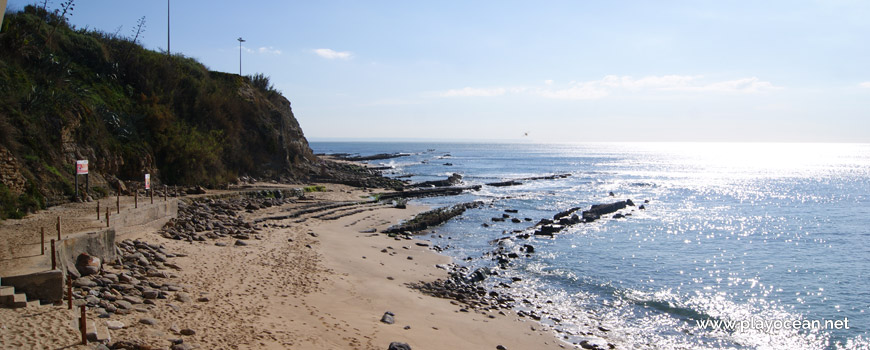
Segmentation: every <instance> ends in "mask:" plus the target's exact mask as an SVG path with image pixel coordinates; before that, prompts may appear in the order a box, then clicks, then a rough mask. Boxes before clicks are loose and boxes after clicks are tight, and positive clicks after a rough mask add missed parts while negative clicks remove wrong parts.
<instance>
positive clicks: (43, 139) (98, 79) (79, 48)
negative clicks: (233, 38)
mask: <svg viewBox="0 0 870 350" xmlns="http://www.w3.org/2000/svg"><path fill="white" fill-rule="evenodd" d="M66 15H67V14H66V13H64V12H61V11H55V12H51V11H47V10H46V9H44V8H40V7H38V6H27V7H26V8H25V9H24V10H23V11H22V12H19V13H14V14H9V15H7V17H6V18H5V20H4V21H3V24H2V25H3V28H2V31H0V157H2V158H4V159H3V162H4V163H7V165H9V164H14V166H11V167H5V168H3V169H6V170H3V171H2V174H0V176H2V178H0V180H2V181H0V183H2V184H3V185H2V187H0V196H2V197H3V208H4V210H3V211H4V213H6V214H3V216H4V217H6V216H12V217H14V216H16V214H14V213H15V212H16V211H15V210H17V212H18V213H19V214H20V213H21V211H22V210H23V211H24V212H26V211H27V210H33V209H38V208H40V207H44V206H45V205H47V204H48V205H51V204H55V203H61V202H65V201H67V200H70V199H71V196H72V194H73V193H74V187H73V183H74V181H73V180H74V178H73V176H74V175H73V171H74V162H75V160H76V159H88V160H89V167H90V170H91V178H90V181H91V186H92V187H96V188H103V191H104V190H105V187H110V186H111V187H110V188H114V186H113V183H114V181H115V179H116V178H117V179H121V180H136V181H141V179H142V176H143V174H144V173H151V174H152V178H154V179H155V180H157V181H158V182H162V183H167V184H181V185H193V184H203V185H211V186H217V185H221V184H225V183H227V182H230V181H233V180H235V179H237V178H238V177H239V176H242V175H250V176H255V177H270V178H284V179H292V178H301V177H304V176H305V175H306V174H308V173H309V172H311V171H312V169H313V165H312V162H313V161H314V160H315V158H314V156H313V154H312V153H311V150H310V149H309V147H308V142H307V141H306V140H305V137H304V135H303V133H302V130H301V128H300V127H299V125H298V123H297V121H296V119H295V117H294V116H293V114H292V111H291V109H290V102H289V101H287V99H285V98H284V97H283V96H281V94H280V93H278V92H277V91H276V90H275V89H274V88H273V87H272V86H271V84H270V83H269V80H268V78H267V77H265V76H263V75H255V76H252V77H242V76H239V75H236V74H227V73H221V72H214V71H210V70H208V69H207V68H206V67H205V66H203V65H202V64H201V63H199V62H197V61H196V60H194V59H191V58H188V57H184V56H183V55H180V54H172V55H167V54H165V53H160V52H155V51H151V50H147V49H145V48H143V47H142V46H140V45H138V44H137V43H136V40H137V38H138V33H137V34H136V36H133V37H131V38H126V37H122V36H119V35H117V34H109V33H104V32H99V31H93V30H88V29H77V28H74V27H72V26H70V25H69V24H68V22H67V20H66ZM140 24H141V22H140ZM93 192H95V191H93V190H92V194H93ZM7 207H8V208H13V209H14V210H13V209H9V210H7V209H6V208H7ZM10 210H11V211H10ZM10 213H12V214H10Z"/></svg>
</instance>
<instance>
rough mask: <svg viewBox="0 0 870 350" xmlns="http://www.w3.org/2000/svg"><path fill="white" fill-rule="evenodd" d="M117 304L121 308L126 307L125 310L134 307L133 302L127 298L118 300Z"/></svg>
mask: <svg viewBox="0 0 870 350" xmlns="http://www.w3.org/2000/svg"><path fill="white" fill-rule="evenodd" d="M115 306H117V307H118V308H119V309H124V310H131V309H133V304H131V303H130V302H129V301H126V300H118V301H116V302H115Z"/></svg>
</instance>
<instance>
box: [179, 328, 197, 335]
mask: <svg viewBox="0 0 870 350" xmlns="http://www.w3.org/2000/svg"><path fill="white" fill-rule="evenodd" d="M194 334H196V331H194V330H192V329H190V328H185V329H182V330H181V335H194Z"/></svg>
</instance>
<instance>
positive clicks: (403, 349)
mask: <svg viewBox="0 0 870 350" xmlns="http://www.w3.org/2000/svg"><path fill="white" fill-rule="evenodd" d="M387 350H411V346H410V345H408V344H407V343H400V342H396V341H394V342H392V343H390V347H388V348H387Z"/></svg>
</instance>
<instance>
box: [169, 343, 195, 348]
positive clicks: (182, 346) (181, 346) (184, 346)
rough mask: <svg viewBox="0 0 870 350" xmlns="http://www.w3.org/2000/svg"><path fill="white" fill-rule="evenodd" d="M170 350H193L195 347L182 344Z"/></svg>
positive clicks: (173, 346) (175, 345)
mask: <svg viewBox="0 0 870 350" xmlns="http://www.w3.org/2000/svg"><path fill="white" fill-rule="evenodd" d="M169 349H170V350H193V346H191V345H190V344H185V343H181V344H174V345H172V347H170V348H169Z"/></svg>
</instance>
